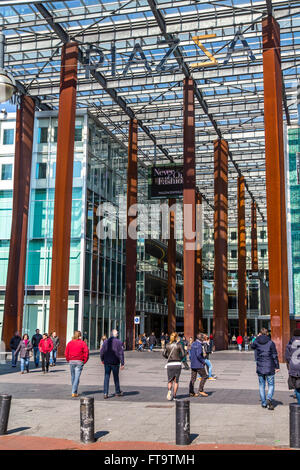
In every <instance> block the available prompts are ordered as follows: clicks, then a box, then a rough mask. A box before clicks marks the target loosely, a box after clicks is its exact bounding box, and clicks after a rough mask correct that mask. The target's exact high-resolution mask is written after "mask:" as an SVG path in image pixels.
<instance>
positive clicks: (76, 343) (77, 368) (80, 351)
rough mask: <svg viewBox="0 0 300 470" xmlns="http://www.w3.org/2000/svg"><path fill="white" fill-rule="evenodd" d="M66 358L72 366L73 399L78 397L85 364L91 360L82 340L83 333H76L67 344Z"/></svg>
mask: <svg viewBox="0 0 300 470" xmlns="http://www.w3.org/2000/svg"><path fill="white" fill-rule="evenodd" d="M65 357H66V360H67V362H69V364H70V371H71V382H72V397H73V398H74V397H78V385H79V380H80V376H81V372H82V369H83V366H84V364H86V363H87V361H88V359H89V348H88V347H87V344H86V342H85V341H83V340H82V339H81V331H75V332H74V336H73V338H72V340H71V341H69V343H68V344H67V347H66V352H65Z"/></svg>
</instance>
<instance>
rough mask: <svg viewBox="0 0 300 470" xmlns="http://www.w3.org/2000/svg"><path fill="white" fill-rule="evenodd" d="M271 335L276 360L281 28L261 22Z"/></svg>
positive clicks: (284, 331)
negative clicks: (274, 345)
mask: <svg viewBox="0 0 300 470" xmlns="http://www.w3.org/2000/svg"><path fill="white" fill-rule="evenodd" d="M262 33H263V71H264V121H265V146H266V150H265V152H266V189H267V219H268V251H269V291H270V316H271V334H272V340H273V341H274V342H275V344H276V347H277V351H278V355H279V360H280V361H281V362H282V361H283V360H284V354H285V347H286V344H287V342H288V340H289V337H290V317H289V289H288V265H287V235H286V215H285V211H286V205H285V170H284V145H283V116H282V74H281V60H280V29H279V25H278V23H277V21H276V20H275V19H274V18H273V17H272V16H271V15H269V16H268V17H266V18H264V19H263V22H262Z"/></svg>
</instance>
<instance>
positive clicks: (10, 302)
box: [2, 95, 35, 348]
mask: <svg viewBox="0 0 300 470" xmlns="http://www.w3.org/2000/svg"><path fill="white" fill-rule="evenodd" d="M34 108H35V105H34V101H33V99H32V98H30V97H29V96H24V95H22V96H21V101H20V106H19V107H18V110H17V119H16V139H15V142H16V143H15V159H14V182H13V208H12V224H11V238H10V247H9V260H8V269H7V280H6V292H5V304H4V318H3V329H2V339H3V341H4V342H5V345H6V348H8V346H9V342H10V340H11V338H12V336H13V334H14V332H15V331H16V330H18V331H19V332H20V334H21V332H22V322H23V307H24V285H25V267H26V248H27V226H28V210H29V196H30V176H31V160H32V143H33V126H34Z"/></svg>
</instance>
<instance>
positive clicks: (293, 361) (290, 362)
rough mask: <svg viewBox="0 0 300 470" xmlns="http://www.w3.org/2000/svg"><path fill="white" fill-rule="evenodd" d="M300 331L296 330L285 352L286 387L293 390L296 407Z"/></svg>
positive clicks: (299, 395) (299, 380)
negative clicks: (287, 372)
mask: <svg viewBox="0 0 300 470" xmlns="http://www.w3.org/2000/svg"><path fill="white" fill-rule="evenodd" d="M299 358H300V329H299V328H296V329H295V330H294V334H293V336H292V338H291V339H290V341H289V343H288V345H287V347H286V350H285V360H286V365H287V368H288V371H289V379H288V386H289V389H290V390H293V389H294V390H295V396H296V398H297V402H298V405H300V360H299Z"/></svg>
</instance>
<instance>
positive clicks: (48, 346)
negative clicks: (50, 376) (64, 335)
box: [39, 333, 53, 374]
mask: <svg viewBox="0 0 300 470" xmlns="http://www.w3.org/2000/svg"><path fill="white" fill-rule="evenodd" d="M52 349H53V343H52V340H51V339H50V338H49V336H48V333H44V334H43V339H41V341H40V342H39V350H40V352H41V356H42V371H43V372H44V374H46V371H47V372H49V362H50V352H51V351H52ZM45 362H46V370H45Z"/></svg>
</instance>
